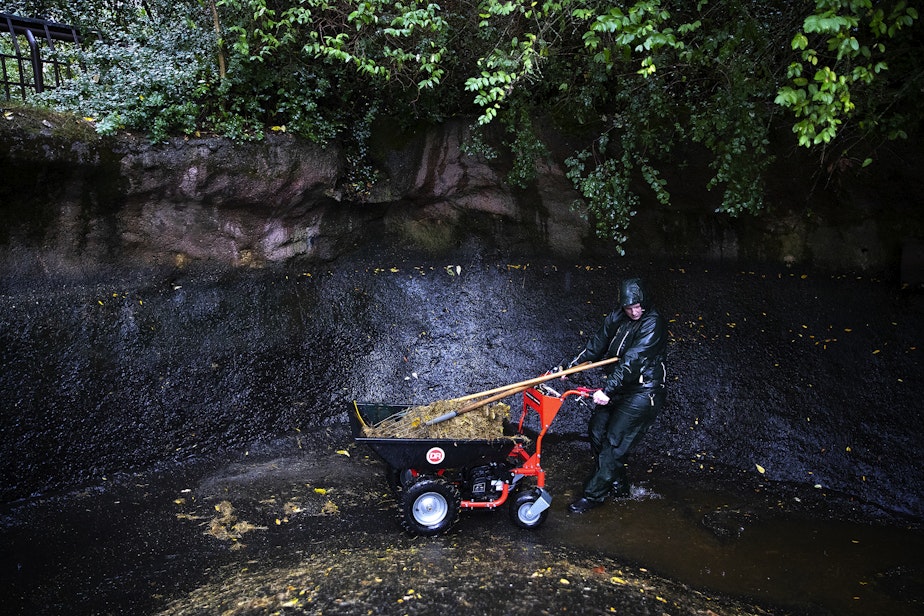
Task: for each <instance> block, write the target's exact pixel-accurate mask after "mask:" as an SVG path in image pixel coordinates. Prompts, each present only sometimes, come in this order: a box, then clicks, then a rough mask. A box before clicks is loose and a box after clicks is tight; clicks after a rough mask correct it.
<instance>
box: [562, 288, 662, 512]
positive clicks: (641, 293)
mask: <svg viewBox="0 0 924 616" xmlns="http://www.w3.org/2000/svg"><path fill="white" fill-rule="evenodd" d="M666 350H667V327H666V325H665V323H664V319H663V318H662V317H661V315H660V314H658V311H657V310H656V309H654V308H653V307H652V306H651V305H650V298H649V297H648V295H647V293H646V292H645V289H644V286H643V284H642V281H641V280H640V279H638V278H630V279H627V280H624V281H622V283H621V284H620V287H619V309H618V310H615V311H614V312H612V313H611V314H610V315H609V316H607V317H606V319H604V321H603V326H602V327H601V328H600V330H599V331H598V332H597V334H596V335H595V336H593V337H592V338H591V339H590V340H589V341H588V342H587V346H586V347H585V348H584V350H582V351H581V352H580V353H579V354H578V356H577V357H575V358H574V359H573V360H572V361H571V363H570V364H569V367H571V366H576V365H578V364H582V363H584V362H589V361H590V362H592V361H601V360H604V359H609V358H611V357H619V361H618V362H616V363H614V364H611V365H610V366H608V367H607V368H606V370H608V371H609V372H608V373H607V374H606V380H605V382H604V384H603V387H602V388H601V389H600V391H598V392H596V393H595V394H594V397H593V401H594V403H595V405H596V406H595V408H594V411H593V413H592V415H591V418H590V421H589V423H588V434H589V436H590V444H591V449H592V451H593V454H594V460H595V464H594V469H593V472H592V473H591V474H590V476H589V477H588V478H587V480H586V481H585V482H584V489H583V493H582V495H581V497H580V498H578V499H577V500H575V501H574V502H573V503H571V504H570V505H569V506H568V509H569V511H571V512H573V513H584V512H585V511H588V510H590V509H593V508H594V507H598V506H600V505H602V504H603V502H604V500H605V499H606V497H607V495H609V494H611V493H612V495H613V496H615V497H617V498H618V497H625V496H629V495H630V488H629V480H628V476H627V473H626V459H627V457H628V455H629V453H630V452H631V451H632V449H633V448H634V447H635V445H637V444H638V442H639V440H640V439H641V438H642V437H643V436H644V435H645V432H646V431H647V430H648V428H649V427H650V426H651V424H652V423H653V422H654V420H655V418H656V417H657V415H658V411H659V410H660V409H661V405H662V404H663V403H664V398H665V395H666V390H665V379H666V376H667V375H666V368H665V365H664V363H665V355H666Z"/></svg>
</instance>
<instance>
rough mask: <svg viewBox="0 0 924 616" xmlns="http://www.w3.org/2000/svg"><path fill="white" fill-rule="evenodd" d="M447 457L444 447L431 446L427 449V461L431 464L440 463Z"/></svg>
mask: <svg viewBox="0 0 924 616" xmlns="http://www.w3.org/2000/svg"><path fill="white" fill-rule="evenodd" d="M445 459H446V452H445V451H443V448H442V447H431V448H430V450H429V451H427V462H429V463H430V464H439V463H440V462H442V461H443V460H445Z"/></svg>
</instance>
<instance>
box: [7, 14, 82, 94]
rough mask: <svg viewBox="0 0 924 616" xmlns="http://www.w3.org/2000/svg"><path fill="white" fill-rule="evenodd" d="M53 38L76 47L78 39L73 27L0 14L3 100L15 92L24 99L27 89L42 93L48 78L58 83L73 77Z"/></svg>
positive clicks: (70, 62) (58, 84) (69, 64)
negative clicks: (4, 96)
mask: <svg viewBox="0 0 924 616" xmlns="http://www.w3.org/2000/svg"><path fill="white" fill-rule="evenodd" d="M55 41H58V42H64V43H73V44H75V45H78V46H79V45H80V43H81V41H82V39H81V37H80V35H79V34H78V33H77V30H76V28H74V27H73V26H68V25H65V24H60V23H55V22H53V21H45V20H42V19H29V18H26V17H17V16H15V15H8V14H6V13H0V65H2V74H0V77H2V80H0V83H2V84H3V91H4V94H5V95H6V100H10V99H11V98H12V96H13V93H14V92H16V91H18V94H19V95H20V96H21V97H22V98H23V99H25V98H26V94H27V93H28V92H29V91H35V92H42V91H43V90H45V89H46V88H47V87H49V82H50V81H52V80H53V81H54V86H55V87H57V86H60V85H61V83H62V81H63V80H64V79H66V78H68V77H72V76H73V73H74V70H73V63H72V61H70V60H68V59H62V57H60V56H59V54H58V53H57V52H58V50H57V49H56V48H55ZM24 48H28V49H24Z"/></svg>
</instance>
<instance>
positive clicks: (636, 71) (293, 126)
mask: <svg viewBox="0 0 924 616" xmlns="http://www.w3.org/2000/svg"><path fill="white" fill-rule="evenodd" d="M4 10H5V11H7V12H16V13H18V14H20V15H26V16H37V15H43V16H46V17H50V18H53V19H56V20H59V21H63V22H66V23H72V24H75V25H77V26H79V27H80V28H81V30H82V31H83V32H85V33H90V32H99V33H100V34H101V36H100V37H99V38H97V39H96V40H95V41H94V42H93V43H92V44H88V45H85V48H84V52H83V53H84V58H83V62H84V66H85V67H86V71H85V72H84V74H83V75H82V76H81V77H80V78H79V79H77V80H75V81H73V82H72V83H70V85H69V86H68V87H66V88H61V89H58V90H55V91H54V92H51V93H50V94H49V95H47V96H45V97H44V101H45V102H46V103H48V104H52V105H54V106H56V107H58V108H61V109H68V110H72V111H74V112H77V113H79V114H80V115H82V116H88V117H93V118H95V119H96V121H97V126H98V128H99V130H100V131H104V132H105V131H114V130H117V129H123V128H125V129H134V130H143V131H147V132H149V133H150V134H151V136H152V138H153V139H155V140H160V139H164V138H165V137H167V136H168V135H170V134H175V133H187V134H189V133H192V132H194V131H198V130H210V131H215V132H217V133H219V134H223V135H228V136H231V137H234V138H238V139H248V138H260V136H261V135H263V134H264V133H265V131H266V130H285V131H289V132H292V133H296V134H299V135H302V136H304V137H307V138H309V139H312V140H315V141H318V142H322V143H323V142H325V141H327V140H330V139H333V138H339V139H341V140H343V141H344V142H345V143H347V144H348V145H349V150H348V151H349V160H350V162H351V173H352V177H351V181H353V182H355V184H356V185H357V186H358V185H361V184H362V183H363V182H366V181H371V180H372V179H373V178H374V169H372V168H371V167H370V165H369V158H368V156H367V147H368V137H369V135H370V132H371V127H372V124H373V122H374V121H375V120H376V119H377V118H381V117H387V118H392V119H395V118H398V119H401V120H403V121H406V122H408V123H415V122H420V121H428V122H439V121H440V120H442V119H445V118H448V117H459V116H462V117H470V118H472V122H473V124H475V125H476V126H481V127H484V128H487V127H488V126H494V125H497V126H498V128H499V129H501V132H502V134H504V135H506V138H502V139H493V140H492V139H488V138H487V136H486V135H480V134H479V132H478V131H477V130H476V131H475V132H474V135H475V137H474V141H473V143H472V144H471V145H472V147H473V148H476V149H478V151H481V152H489V153H492V152H493V153H496V152H495V151H494V149H496V148H506V149H509V150H510V153H511V154H512V160H513V163H512V166H511V171H510V174H509V181H510V182H511V183H512V184H514V185H519V186H526V185H528V184H529V182H530V181H531V180H532V179H533V176H534V174H535V169H536V165H535V162H536V161H537V160H539V159H541V157H543V156H546V155H548V153H547V151H546V147H545V145H544V144H543V141H542V139H541V138H540V134H539V131H538V130H537V129H536V127H537V126H538V125H543V124H554V125H555V126H557V127H558V128H559V129H560V130H564V131H567V132H568V133H569V134H571V135H575V136H578V138H580V139H583V145H582V146H579V148H578V149H577V150H576V151H574V152H573V153H572V154H571V156H569V157H568V159H567V161H566V164H567V170H568V176H569V178H570V179H571V180H572V182H573V183H574V185H575V187H576V188H577V189H578V190H579V192H580V193H581V195H582V196H583V202H582V204H581V207H583V208H584V209H585V211H587V212H588V213H589V214H590V215H591V217H592V218H593V220H594V221H595V223H596V224H597V229H598V232H599V234H600V235H601V236H606V237H610V238H613V239H614V240H615V241H616V244H617V248H618V249H620V250H621V245H622V243H623V242H624V241H625V239H626V229H627V226H628V223H629V220H630V218H631V217H632V216H633V215H634V212H635V210H636V208H637V206H638V203H639V196H638V192H637V190H634V189H633V185H636V183H637V182H638V181H639V180H641V181H644V182H645V183H646V184H647V186H648V187H649V188H650V190H651V191H652V192H653V194H654V195H655V196H656V197H657V198H658V199H659V200H661V201H662V202H666V201H668V200H669V199H670V195H669V193H668V192H667V186H666V182H665V180H664V179H663V177H662V174H661V173H660V172H659V169H663V168H664V166H665V165H667V164H682V163H683V161H682V160H680V159H679V154H678V153H679V152H681V151H688V150H689V147H687V146H690V145H693V146H696V147H697V148H698V149H699V150H702V151H704V152H708V156H709V160H710V163H709V164H710V166H711V169H712V172H713V176H712V179H711V180H710V182H709V186H708V187H709V188H711V189H712V188H714V189H717V190H719V191H721V194H722V199H721V205H720V207H719V210H720V211H722V212H725V213H728V214H731V215H735V214H738V213H741V212H757V211H759V210H760V209H761V207H762V206H763V201H762V196H763V192H764V191H763V177H764V174H765V172H766V170H767V168H768V166H769V164H770V163H771V162H772V156H771V154H770V148H769V147H768V146H769V144H770V140H771V136H772V135H773V134H774V132H775V131H776V129H778V128H779V127H780V126H786V125H788V126H790V127H791V128H792V134H793V143H794V145H795V144H798V145H799V146H803V147H806V148H810V149H814V150H817V151H818V154H819V158H820V160H821V161H822V162H823V163H824V164H825V167H827V168H831V169H845V168H850V167H858V166H862V165H865V164H868V163H869V162H870V160H871V156H872V153H873V152H875V148H876V147H877V145H879V144H880V143H882V142H883V141H884V140H888V139H895V138H901V137H905V136H907V134H908V133H909V132H910V131H912V130H915V129H916V128H917V127H918V126H919V124H920V120H921V115H922V112H921V110H920V106H919V105H918V104H917V101H916V99H917V97H918V96H919V95H920V94H921V92H922V89H924V67H922V59H921V54H920V53H919V49H920V43H921V41H920V21H919V16H918V13H917V11H916V10H915V8H914V7H912V6H910V5H909V4H908V3H907V2H905V1H903V0H885V1H881V2H880V1H877V2H874V1H873V0H814V1H809V0H781V1H779V2H766V1H764V0H699V1H698V2H693V1H690V0H644V1H634V2H633V1H627V2H619V3H610V2H602V1H599V0H558V1H544V2H541V1H539V0H520V1H514V0H509V1H508V0H446V1H445V2H442V3H440V4H436V3H435V2H426V1H418V0H404V1H403V2H395V1H394V0H299V1H297V2H295V1H291V0H290V1H284V0H125V1H120V2H116V1H113V0H46V1H41V0H37V1H29V0H25V1H18V2H14V3H13V5H12V6H7V7H6V8H5V9H4ZM482 137H484V139H482ZM485 143H492V144H494V146H493V149H492V148H488V147H487V146H485Z"/></svg>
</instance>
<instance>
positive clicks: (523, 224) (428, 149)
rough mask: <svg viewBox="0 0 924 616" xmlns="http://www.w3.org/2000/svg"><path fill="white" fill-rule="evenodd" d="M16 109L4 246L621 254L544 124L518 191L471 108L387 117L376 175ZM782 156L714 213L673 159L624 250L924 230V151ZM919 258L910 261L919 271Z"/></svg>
mask: <svg viewBox="0 0 924 616" xmlns="http://www.w3.org/2000/svg"><path fill="white" fill-rule="evenodd" d="M4 117H7V116H6V115H5V116H4ZM9 118H10V119H8V120H6V121H4V122H3V123H0V219H2V221H3V225H2V228H0V257H4V258H10V254H11V252H12V251H14V250H15V249H17V248H20V247H28V248H34V247H35V246H40V247H42V249H43V250H44V251H45V252H44V254H43V257H44V258H46V259H48V260H53V261H56V262H58V264H59V265H68V266H70V267H77V268H81V267H84V266H86V265H88V264H92V263H96V262H99V261H102V262H120V263H123V264H124V263H126V262H132V263H138V264H142V265H150V264H172V263H175V262H179V263H180V264H182V263H185V262H187V261H190V260H202V261H210V262H216V263H223V264H232V265H264V264H268V263H284V262H285V261H287V260H289V259H292V258H318V259H333V258H336V257H337V256H339V255H341V254H343V253H344V251H345V250H348V249H349V248H350V247H353V246H356V245H357V244H360V243H362V242H364V241H366V240H367V239H368V238H370V237H379V236H381V235H382V234H388V235H390V236H391V237H392V238H394V240H393V241H395V242H396V243H399V244H402V245H407V246H411V247H415V248H423V249H427V250H431V251H434V252H439V251H444V250H448V249H453V248H454V247H456V246H458V245H459V244H460V243H461V242H464V241H465V239H466V238H468V237H471V236H472V235H478V236H480V237H483V238H488V239H490V240H491V242H492V243H494V244H498V245H502V246H505V247H507V248H510V249H522V250H524V251H530V250H531V251H536V250H539V251H549V252H551V253H553V254H556V255H559V256H564V257H575V256H578V255H582V254H589V253H593V252H594V251H600V250H602V251H604V252H609V251H611V250H612V248H611V247H610V246H607V245H606V244H605V243H604V244H601V243H600V242H599V241H598V240H595V239H594V238H593V225H592V222H590V221H587V220H584V219H583V218H582V217H581V215H580V214H579V213H578V212H576V211H574V210H573V209H572V204H573V203H574V202H575V200H576V199H577V197H578V194H577V193H576V192H575V190H574V188H573V187H572V185H571V182H570V181H569V180H568V179H567V178H566V176H565V167H564V163H563V162H562V161H564V159H565V158H566V157H567V156H568V155H569V150H567V149H565V148H559V147H558V146H557V145H556V142H557V141H558V140H560V136H557V135H549V136H548V137H549V139H548V141H549V143H550V144H551V145H550V148H551V150H552V154H551V155H550V156H549V157H548V158H547V159H543V160H541V161H538V162H537V165H538V169H537V171H538V173H537V178H536V181H535V183H534V184H533V185H532V186H531V187H530V188H528V189H516V188H514V187H512V186H511V185H509V184H508V183H507V181H506V173H507V170H508V169H509V166H510V162H509V161H506V160H503V158H500V159H498V160H485V159H483V158H481V157H479V156H477V155H470V154H467V153H466V151H465V148H464V144H465V143H466V140H467V138H468V135H467V131H468V129H467V124H466V123H465V122H464V121H459V122H448V123H446V124H444V125H440V126H436V127H420V128H419V129H418V130H416V131H409V132H407V133H398V132H396V131H395V130H393V129H391V128H390V127H389V126H387V125H386V123H383V125H382V126H380V127H378V129H377V130H376V134H375V135H374V137H373V140H372V144H371V145H372V147H371V151H372V159H373V160H372V164H373V168H374V173H373V174H372V175H371V176H370V178H367V179H357V178H355V177H352V176H350V175H349V170H348V169H347V166H346V165H345V163H344V160H345V154H344V152H343V151H341V149H340V148H339V146H338V145H337V144H336V143H333V144H330V145H327V146H325V147H319V146H317V145H314V144H311V143H308V142H305V141H302V140H299V139H296V138H294V137H292V136H290V135H282V134H271V135H268V136H266V138H265V139H264V140H262V141H259V142H252V143H237V144H236V143H232V142H230V141H228V140H225V139H218V138H208V137H202V138H196V139H185V140H184V139H177V140H174V141H172V142H170V143H166V144H160V145H151V144H149V143H147V142H145V141H144V140H143V139H140V138H136V137H133V136H131V135H121V136H119V137H115V138H105V139H104V138H101V137H99V136H97V135H96V134H95V133H94V132H93V130H92V127H91V126H90V125H88V124H86V123H85V122H83V121H82V120H78V119H73V118H61V117H37V116H34V115H29V113H27V112H25V111H18V110H17V111H13V112H11V114H10V115H9ZM787 152H788V150H787ZM780 160H781V162H780V163H779V164H778V165H777V166H776V167H775V168H774V171H773V172H772V173H773V174H774V175H772V176H771V177H769V178H768V182H767V209H766V211H765V212H764V213H763V214H762V215H761V217H760V218H759V219H758V218H750V217H742V218H739V219H732V218H727V217H720V216H716V215H715V214H714V211H715V209H716V207H718V206H719V203H718V202H717V201H716V199H718V198H719V196H718V195H717V194H713V193H710V192H708V191H705V190H704V189H703V188H702V187H704V186H705V185H706V184H707V182H708V180H709V178H710V177H711V175H710V173H711V172H710V170H709V169H708V166H707V161H704V160H703V161H698V160H693V161H692V162H691V165H690V166H686V167H683V168H682V169H681V168H677V169H666V170H665V178H666V179H667V180H668V189H669V190H670V192H671V194H672V196H673V198H672V204H671V205H670V206H661V205H660V204H657V203H656V202H655V201H653V200H652V199H649V198H648V197H646V196H644V195H643V202H642V207H640V208H639V213H638V216H636V217H635V218H634V219H633V224H632V228H631V232H630V235H631V238H632V239H631V240H630V241H629V242H628V243H627V245H626V248H627V250H628V252H629V254H630V255H635V256H639V257H648V256H656V257H663V256H667V255H671V256H675V257H678V258H687V257H694V258H708V259H711V260H715V261H725V262H734V261H736V260H738V259H748V260H759V261H766V262H773V263H787V264H790V265H798V264H815V265H818V266H822V267H827V268H835V269H843V268H849V269H857V270H862V271H869V272H874V271H875V272H878V271H883V270H887V271H892V272H894V271H897V270H898V268H899V264H900V262H901V260H902V250H903V247H904V246H905V245H908V244H909V242H912V241H913V240H914V239H915V234H916V233H917V234H920V228H921V214H920V212H919V210H920V208H917V207H916V204H917V197H916V195H919V194H921V192H924V186H922V182H924V179H922V178H921V177H920V174H918V173H917V172H916V170H917V169H918V168H919V167H920V164H921V160H920V153H919V152H912V153H908V152H903V153H900V154H899V155H897V156H896V159H895V160H891V159H890V160H883V161H881V163H879V164H877V167H876V169H877V170H878V171H877V173H878V174H872V173H871V174H869V175H866V176H863V177H858V178H854V180H853V181H852V182H845V183H842V184H839V185H837V186H836V187H832V188H831V190H825V191H817V190H815V191H814V192H812V190H813V187H815V186H816V185H817V182H816V178H814V177H813V172H814V167H815V166H816V162H815V161H811V160H806V159H804V158H800V157H799V155H798V154H797V155H789V154H787V155H786V156H785V157H784V156H782V155H781V156H780ZM906 261H908V262H909V263H910V262H911V260H908V259H906ZM919 269H920V268H916V269H915V270H914V271H910V272H909V273H908V274H907V275H908V276H909V277H910V278H911V279H914V280H918V279H920V277H921V276H922V274H921V272H920V271H918V270H919Z"/></svg>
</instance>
